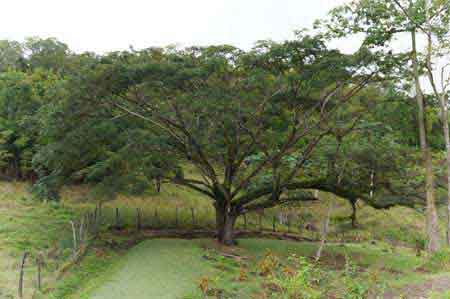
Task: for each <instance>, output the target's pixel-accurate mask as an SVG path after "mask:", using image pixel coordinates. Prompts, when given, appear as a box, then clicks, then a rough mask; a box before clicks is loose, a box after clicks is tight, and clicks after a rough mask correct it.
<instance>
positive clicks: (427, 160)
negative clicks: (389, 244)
mask: <svg viewBox="0 0 450 299" xmlns="http://www.w3.org/2000/svg"><path fill="white" fill-rule="evenodd" d="M411 41H412V65H413V73H414V83H415V89H416V100H417V106H418V125H419V139H420V148H421V152H422V156H423V163H424V169H425V191H426V227H427V237H428V244H427V250H428V252H435V251H437V250H439V245H440V244H439V225H438V216H437V211H436V203H435V197H434V196H435V194H434V176H433V164H432V160H431V159H432V157H431V153H430V150H429V148H428V144H427V133H426V129H425V103H424V97H423V92H422V88H421V86H420V73H419V66H418V60H417V43H416V31H415V29H414V30H413V31H411Z"/></svg>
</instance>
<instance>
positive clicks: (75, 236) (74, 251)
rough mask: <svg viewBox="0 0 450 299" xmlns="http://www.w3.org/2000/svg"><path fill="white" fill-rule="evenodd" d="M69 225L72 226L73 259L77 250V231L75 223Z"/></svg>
mask: <svg viewBox="0 0 450 299" xmlns="http://www.w3.org/2000/svg"><path fill="white" fill-rule="evenodd" d="M70 224H71V225H72V237H73V256H74V257H75V256H76V255H77V250H78V244H77V231H76V227H75V223H74V222H73V221H70Z"/></svg>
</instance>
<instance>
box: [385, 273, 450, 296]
mask: <svg viewBox="0 0 450 299" xmlns="http://www.w3.org/2000/svg"><path fill="white" fill-rule="evenodd" d="M448 290H450V276H444V277H437V278H433V279H429V280H427V281H425V282H423V283H418V284H410V285H407V286H405V287H403V288H402V289H400V290H395V291H388V292H386V293H385V294H384V299H395V298H399V297H400V296H403V297H400V298H405V299H424V298H428V296H429V295H430V293H432V292H436V293H442V292H445V291H448Z"/></svg>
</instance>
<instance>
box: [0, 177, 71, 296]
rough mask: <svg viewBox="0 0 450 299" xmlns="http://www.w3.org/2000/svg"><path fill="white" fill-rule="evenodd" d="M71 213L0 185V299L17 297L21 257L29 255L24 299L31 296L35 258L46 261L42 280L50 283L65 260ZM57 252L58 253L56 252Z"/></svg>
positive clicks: (18, 186) (15, 187) (13, 187)
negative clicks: (42, 256)
mask: <svg viewBox="0 0 450 299" xmlns="http://www.w3.org/2000/svg"><path fill="white" fill-rule="evenodd" d="M73 217H74V213H73V212H72V211H71V210H68V209H64V208H61V207H60V206H54V205H50V204H43V203H38V202H35V201H31V200H30V196H29V193H28V192H27V187H26V185H24V184H12V183H10V184H1V185H0V298H2V295H3V296H6V295H8V296H11V295H15V294H16V290H17V281H18V270H17V269H18V265H19V262H20V258H21V255H22V254H23V253H24V252H25V251H28V252H30V253H31V254H32V256H31V257H30V258H29V260H28V261H29V262H28V263H27V267H26V274H25V298H30V297H31V295H32V289H33V288H32V286H33V285H34V284H35V282H34V280H35V277H36V271H35V270H36V267H35V266H34V265H33V264H34V256H35V255H36V254H37V253H42V254H43V255H44V256H45V259H46V267H45V269H44V274H43V275H44V277H45V278H46V280H47V281H48V280H52V279H53V274H54V270H55V269H56V268H57V267H58V265H57V263H58V262H59V261H61V260H63V259H64V257H65V256H67V254H68V252H67V251H64V248H67V247H68V246H70V244H71V239H70V238H71V237H70V236H71V235H70V227H69V223H68V222H69V220H70V219H72V218H73ZM57 248H58V249H57Z"/></svg>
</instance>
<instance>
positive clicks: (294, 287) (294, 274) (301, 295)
mask: <svg viewBox="0 0 450 299" xmlns="http://www.w3.org/2000/svg"><path fill="white" fill-rule="evenodd" d="M289 259H290V261H292V262H294V265H295V269H291V268H289V267H285V268H284V269H282V271H281V272H280V273H279V274H276V275H273V276H272V277H271V282H272V283H273V284H274V285H275V286H277V289H278V290H279V293H278V294H276V298H289V299H319V298H321V292H320V290H319V289H318V288H317V287H316V283H317V281H318V277H319V271H318V269H317V268H316V266H315V265H314V264H312V263H310V262H309V261H308V260H307V259H306V258H305V257H296V256H291V257H290V258H289ZM280 294H281V296H282V297H281V296H280Z"/></svg>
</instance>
